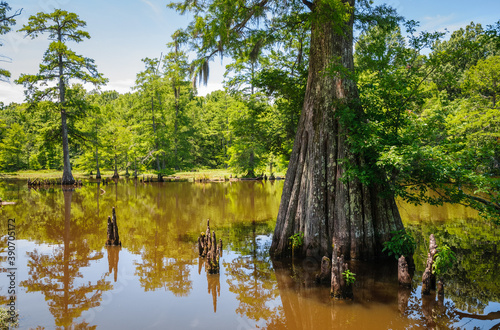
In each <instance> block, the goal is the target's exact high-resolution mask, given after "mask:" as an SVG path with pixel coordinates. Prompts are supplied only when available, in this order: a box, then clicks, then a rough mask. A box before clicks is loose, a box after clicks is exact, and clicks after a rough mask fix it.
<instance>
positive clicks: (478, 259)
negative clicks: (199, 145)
mask: <svg viewBox="0 0 500 330" xmlns="http://www.w3.org/2000/svg"><path fill="white" fill-rule="evenodd" d="M282 187H283V183H282V182H276V183H273V184H271V183H263V182H236V183H147V184H144V183H140V182H138V181H134V180H120V181H116V182H110V183H109V184H108V185H103V184H100V183H97V182H95V183H87V184H86V185H85V186H83V187H81V188H78V189H76V190H74V191H73V190H64V191H63V190H61V189H58V188H55V187H51V188H50V189H37V190H33V189H32V190H29V189H27V187H25V186H24V185H23V182H16V181H8V182H2V183H0V196H1V197H2V198H3V200H12V201H15V202H16V204H14V205H8V206H4V207H3V208H1V209H0V217H1V218H2V219H8V218H16V226H17V227H16V232H17V236H18V237H17V239H18V241H19V246H20V248H19V251H18V255H19V269H20V271H19V274H18V278H19V279H18V282H19V285H20V287H21V288H23V290H20V291H19V293H18V295H19V296H18V300H19V310H20V315H21V319H20V325H21V327H26V328H28V327H31V326H33V327H36V326H38V325H41V326H45V327H47V328H53V327H57V328H102V329H109V328H114V327H120V328H123V329H125V328H144V327H151V328H176V329H182V328H203V329H238V328H239V329H255V328H257V327H258V328H263V329H325V328H335V329H337V328H338V329H340V328H342V329H343V328H347V329H389V328H392V329H417V328H446V329H458V328H460V329H473V328H475V327H476V328H481V329H494V328H497V329H498V328H499V327H500V325H499V323H500V319H499V317H500V315H499V314H500V312H499V311H500V276H498V274H500V269H499V265H500V254H499V253H498V244H499V241H500V235H499V233H500V230H499V228H498V227H497V226H493V225H491V224H489V223H485V222H484V221H482V220H478V219H475V218H474V214H472V213H471V212H470V211H469V210H465V211H464V210H462V211H460V210H457V209H453V208H450V207H449V206H448V207H447V209H446V210H443V209H432V208H429V207H427V206H425V207H424V208H423V209H418V208H413V207H410V206H408V205H402V204H401V205H400V208H401V209H402V210H403V211H402V214H403V218H404V222H405V226H406V228H407V230H408V231H409V232H410V233H411V234H412V235H413V236H414V237H415V238H416V241H417V250H416V253H415V255H414V261H415V266H416V267H415V274H414V277H413V283H412V288H411V289H403V288H400V287H399V285H398V283H397V262H396V260H378V261H375V262H358V261H350V262H349V269H350V270H351V271H352V272H353V273H355V274H356V282H355V283H354V288H353V291H354V298H353V300H347V301H341V300H332V299H330V288H329V286H328V285H318V284H316V283H315V277H316V274H317V273H318V272H319V271H320V262H319V260H316V259H313V258H308V259H305V260H294V262H292V261H291V260H284V261H273V260H271V258H270V257H269V254H268V250H269V246H270V244H271V237H272V236H271V235H272V232H273V229H274V224H275V219H276V214H277V211H278V206H279V201H280V196H281V189H282ZM112 207H116V212H117V221H118V225H119V228H120V238H121V241H122V244H123V247H122V248H121V247H113V246H110V247H104V243H105V241H106V226H107V224H106V222H107V220H106V219H107V217H108V215H110V214H111V209H112ZM419 212H420V213H419ZM432 214H435V218H432ZM207 218H209V219H210V224H211V227H212V228H213V229H214V230H215V231H217V237H218V238H222V240H223V242H224V255H223V257H222V258H221V269H220V274H217V275H209V274H206V272H205V270H204V260H203V259H201V258H199V257H198V252H197V247H196V238H197V237H198V235H199V233H200V231H201V230H203V229H204V227H205V226H206V219H207ZM0 230H2V233H6V232H7V229H6V221H2V222H0ZM431 233H433V234H434V235H435V237H436V240H437V242H438V245H444V244H447V245H448V246H450V247H451V248H452V250H453V251H454V252H455V254H456V256H457V263H456V264H455V265H454V266H453V268H452V269H451V270H450V272H449V273H448V274H447V276H446V278H445V283H446V287H445V294H444V296H440V295H436V294H435V293H434V292H433V293H432V295H430V296H421V294H420V284H421V282H420V281H421V276H422V273H423V270H424V266H425V259H426V256H427V250H426V249H427V246H428V237H429V235H430V234H431ZM104 253H106V256H107V263H106V261H105V259H104ZM5 255H6V250H5V249H2V250H0V258H1V259H0V261H1V262H2V268H4V267H5V266H4V262H5ZM4 278H5V276H2V279H1V280H0V287H2V288H3V287H5V285H4V282H1V281H3V280H4ZM111 278H112V279H111ZM4 294H5V292H3V291H2V292H1V293H0V295H2V301H6V300H5V299H8V297H6V296H3V295H4ZM37 295H41V297H43V299H39V298H38V297H39V296H37ZM46 310H48V312H45V311H46ZM28 311H29V312H28ZM138 313H140V314H141V318H136V317H133V315H137V314H138ZM34 315H36V316H34ZM87 315H92V317H87ZM91 324H93V325H91Z"/></svg>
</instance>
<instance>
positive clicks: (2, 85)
mask: <svg viewBox="0 0 500 330" xmlns="http://www.w3.org/2000/svg"><path fill="white" fill-rule="evenodd" d="M0 102H3V103H4V104H5V105H7V104H10V103H11V102H16V103H22V102H24V88H23V86H20V85H16V84H14V83H12V82H11V83H8V82H0Z"/></svg>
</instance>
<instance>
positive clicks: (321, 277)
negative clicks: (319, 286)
mask: <svg viewBox="0 0 500 330" xmlns="http://www.w3.org/2000/svg"><path fill="white" fill-rule="evenodd" d="M331 269H332V263H331V261H330V258H328V257H327V256H323V258H322V259H321V273H319V274H318V275H317V276H316V282H318V283H328V282H330V281H331V277H332V271H331Z"/></svg>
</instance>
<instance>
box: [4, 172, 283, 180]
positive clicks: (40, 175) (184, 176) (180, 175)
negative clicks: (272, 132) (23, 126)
mask: <svg viewBox="0 0 500 330" xmlns="http://www.w3.org/2000/svg"><path fill="white" fill-rule="evenodd" d="M62 173H63V172H62V171H55V170H37V171H33V170H30V171H17V172H11V173H0V179H2V178H6V179H35V178H36V179H57V178H61V177H62ZM113 173H114V172H113V171H101V177H102V178H111V177H112V176H113ZM125 173H126V172H125V171H120V172H118V174H119V175H120V177H121V178H123V177H125ZM265 174H266V175H267V176H268V177H269V176H270V173H265ZM129 175H130V176H129V177H132V176H133V171H129ZM275 175H276V176H278V177H284V173H275ZM73 177H74V178H75V179H77V180H78V179H91V178H95V175H90V174H89V173H88V172H81V171H73ZM138 177H139V178H142V177H157V174H156V173H153V172H144V173H139V174H138ZM238 177H241V174H239V175H238V174H235V173H233V172H232V171H230V170H226V169H213V170H212V169H210V170H208V169H200V170H195V171H180V172H175V173H173V174H171V175H166V176H164V178H165V179H167V178H170V179H172V180H174V179H177V180H183V181H187V180H189V181H191V180H209V181H223V180H227V179H229V178H238Z"/></svg>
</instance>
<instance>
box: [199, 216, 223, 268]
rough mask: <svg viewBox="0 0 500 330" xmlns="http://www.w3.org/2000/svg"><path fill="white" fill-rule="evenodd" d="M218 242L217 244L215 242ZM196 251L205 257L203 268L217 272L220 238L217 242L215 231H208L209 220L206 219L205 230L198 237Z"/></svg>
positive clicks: (220, 246) (220, 253)
mask: <svg viewBox="0 0 500 330" xmlns="http://www.w3.org/2000/svg"><path fill="white" fill-rule="evenodd" d="M217 243H218V244H217ZM198 253H199V255H200V257H205V258H206V260H205V261H206V266H205V269H206V270H207V272H208V273H209V274H218V273H219V269H220V266H219V259H220V257H221V256H222V239H220V240H219V242H217V237H216V235H215V231H213V232H212V233H210V220H207V230H206V232H204V233H203V232H202V233H201V235H200V237H198Z"/></svg>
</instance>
